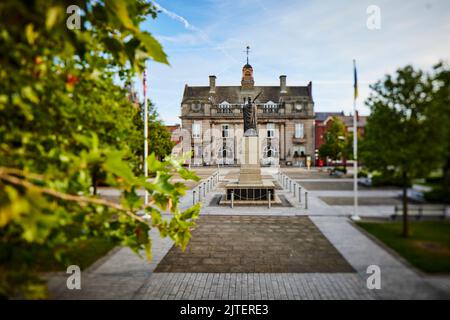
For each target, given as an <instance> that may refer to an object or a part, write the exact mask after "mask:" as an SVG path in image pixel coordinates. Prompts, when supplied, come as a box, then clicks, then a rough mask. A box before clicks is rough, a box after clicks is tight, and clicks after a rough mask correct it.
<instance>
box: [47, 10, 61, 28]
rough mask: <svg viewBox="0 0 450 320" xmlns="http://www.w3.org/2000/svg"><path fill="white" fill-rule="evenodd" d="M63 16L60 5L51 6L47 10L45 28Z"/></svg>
mask: <svg viewBox="0 0 450 320" xmlns="http://www.w3.org/2000/svg"><path fill="white" fill-rule="evenodd" d="M62 17H63V10H62V7H60V6H53V7H50V8H49V9H48V10H47V18H46V20H45V27H46V28H47V30H50V29H51V28H53V26H54V25H55V24H56V23H57V22H58V21H59V20H60V19H61V18H62Z"/></svg>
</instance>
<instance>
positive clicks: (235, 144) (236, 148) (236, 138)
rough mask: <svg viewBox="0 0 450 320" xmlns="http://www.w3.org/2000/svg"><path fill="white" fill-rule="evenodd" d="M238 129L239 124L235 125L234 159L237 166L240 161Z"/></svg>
mask: <svg viewBox="0 0 450 320" xmlns="http://www.w3.org/2000/svg"><path fill="white" fill-rule="evenodd" d="M237 129H238V124H237V123H235V124H234V125H233V148H234V150H233V157H234V160H233V161H234V164H237V162H238V161H237V160H238V137H237V135H236V132H237Z"/></svg>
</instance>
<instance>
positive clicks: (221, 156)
mask: <svg viewBox="0 0 450 320" xmlns="http://www.w3.org/2000/svg"><path fill="white" fill-rule="evenodd" d="M217 161H218V163H220V164H233V163H234V155H233V149H232V148H231V147H230V146H226V145H223V146H222V147H221V148H219V150H218V152H217Z"/></svg>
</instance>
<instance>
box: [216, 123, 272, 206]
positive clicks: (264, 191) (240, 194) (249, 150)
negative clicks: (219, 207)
mask: <svg viewBox="0 0 450 320" xmlns="http://www.w3.org/2000/svg"><path fill="white" fill-rule="evenodd" d="M232 199H233V200H232ZM269 201H270V203H271V204H272V205H281V200H280V199H279V198H278V197H277V196H276V195H275V186H274V184H273V182H271V181H263V180H262V178H261V167H260V165H259V141H258V135H257V133H256V131H254V132H253V133H250V135H247V136H244V137H243V138H242V153H241V169H240V171H239V180H238V182H237V183H229V184H227V185H226V186H225V195H224V196H223V198H222V200H221V201H220V203H221V204H223V205H230V204H231V203H232V202H233V204H234V205H244V206H245V205H247V206H254V205H267V204H268V203H269Z"/></svg>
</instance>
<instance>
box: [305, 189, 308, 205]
mask: <svg viewBox="0 0 450 320" xmlns="http://www.w3.org/2000/svg"><path fill="white" fill-rule="evenodd" d="M305 209H308V191H305Z"/></svg>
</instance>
